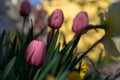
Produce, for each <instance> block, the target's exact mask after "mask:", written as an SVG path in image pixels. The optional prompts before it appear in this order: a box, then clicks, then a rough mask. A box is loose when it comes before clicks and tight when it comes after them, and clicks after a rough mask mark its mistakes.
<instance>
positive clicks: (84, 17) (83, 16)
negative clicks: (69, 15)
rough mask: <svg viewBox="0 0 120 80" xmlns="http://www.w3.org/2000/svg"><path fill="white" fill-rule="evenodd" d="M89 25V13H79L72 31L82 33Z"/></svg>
mask: <svg viewBox="0 0 120 80" xmlns="http://www.w3.org/2000/svg"><path fill="white" fill-rule="evenodd" d="M88 24H89V20H88V14H87V12H84V11H82V12H79V13H78V14H77V16H76V17H75V18H74V20H73V26H72V31H73V32H75V33H80V32H81V30H83V29H84V28H85V27H86V26H87V25H88Z"/></svg>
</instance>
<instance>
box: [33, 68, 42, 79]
mask: <svg viewBox="0 0 120 80" xmlns="http://www.w3.org/2000/svg"><path fill="white" fill-rule="evenodd" d="M40 71H41V68H40V69H38V70H37V72H36V74H35V76H34V78H33V80H37V78H38V76H39V73H40Z"/></svg>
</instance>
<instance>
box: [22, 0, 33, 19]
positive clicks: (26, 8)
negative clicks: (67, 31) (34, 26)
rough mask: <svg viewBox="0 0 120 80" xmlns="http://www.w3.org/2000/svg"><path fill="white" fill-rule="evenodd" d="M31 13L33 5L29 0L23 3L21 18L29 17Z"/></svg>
mask: <svg viewBox="0 0 120 80" xmlns="http://www.w3.org/2000/svg"><path fill="white" fill-rule="evenodd" d="M30 11H31V4H30V2H29V1H28V0H24V1H23V2H22V3H21V7H20V16H22V17H28V16H29V14H30Z"/></svg>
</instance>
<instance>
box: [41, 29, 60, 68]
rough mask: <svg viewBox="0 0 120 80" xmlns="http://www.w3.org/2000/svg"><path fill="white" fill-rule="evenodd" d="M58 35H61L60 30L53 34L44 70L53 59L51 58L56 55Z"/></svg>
mask: <svg viewBox="0 0 120 80" xmlns="http://www.w3.org/2000/svg"><path fill="white" fill-rule="evenodd" d="M58 35H59V30H57V32H56V33H55V35H54V36H53V39H52V41H51V43H50V46H49V48H48V50H47V54H46V58H45V62H44V64H43V67H42V70H44V68H46V66H47V65H48V63H49V62H50V61H51V59H52V58H53V55H54V49H55V46H56V42H57V39H58Z"/></svg>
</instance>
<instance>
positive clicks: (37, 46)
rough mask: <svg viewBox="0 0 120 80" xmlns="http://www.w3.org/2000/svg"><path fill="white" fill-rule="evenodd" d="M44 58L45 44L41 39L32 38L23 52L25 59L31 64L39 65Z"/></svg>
mask: <svg viewBox="0 0 120 80" xmlns="http://www.w3.org/2000/svg"><path fill="white" fill-rule="evenodd" d="M44 58H45V44H44V43H43V42H42V41H38V40H33V41H32V42H30V44H29V45H28V47H27V49H26V52H25V60H26V62H27V63H28V64H30V65H32V66H41V65H42V64H43V61H44Z"/></svg>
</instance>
